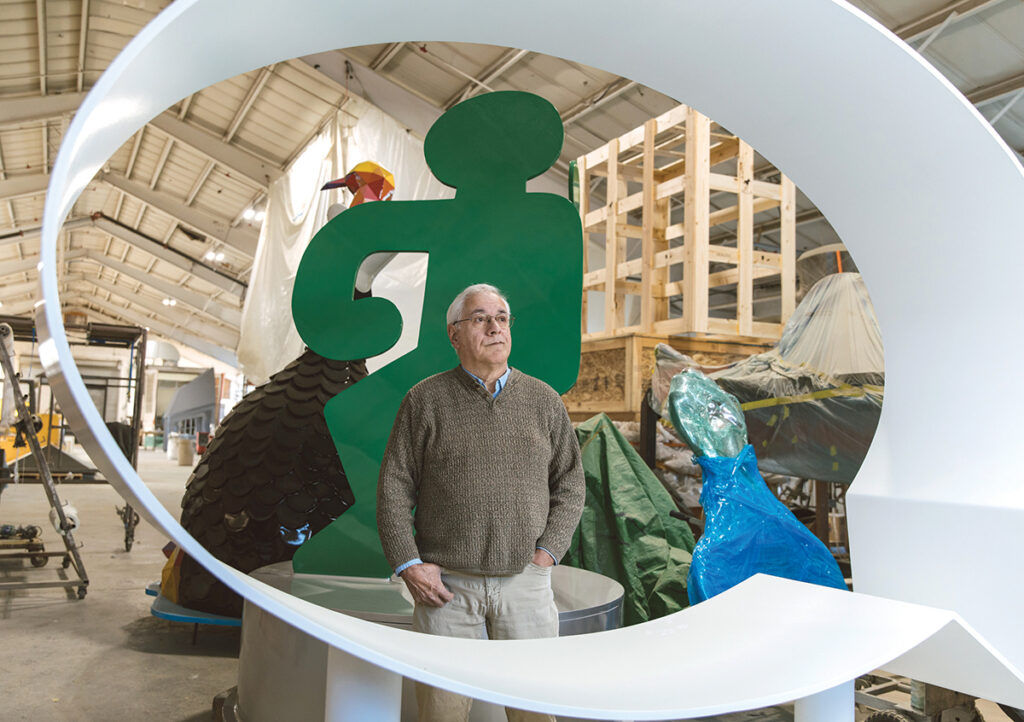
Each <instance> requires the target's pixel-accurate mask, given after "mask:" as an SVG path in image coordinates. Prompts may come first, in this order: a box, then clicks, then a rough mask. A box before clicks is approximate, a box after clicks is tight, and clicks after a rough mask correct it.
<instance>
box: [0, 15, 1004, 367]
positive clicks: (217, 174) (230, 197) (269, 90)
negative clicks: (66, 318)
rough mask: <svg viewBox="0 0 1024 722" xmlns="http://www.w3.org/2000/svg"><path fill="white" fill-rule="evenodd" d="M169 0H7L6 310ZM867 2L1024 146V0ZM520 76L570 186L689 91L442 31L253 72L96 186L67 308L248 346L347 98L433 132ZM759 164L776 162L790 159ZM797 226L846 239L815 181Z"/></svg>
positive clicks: (3, 108) (181, 110) (808, 236)
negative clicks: (56, 184)
mask: <svg viewBox="0 0 1024 722" xmlns="http://www.w3.org/2000/svg"><path fill="white" fill-rule="evenodd" d="M168 4H169V3H167V2H161V1H157V0H131V2H130V3H122V2H106V1H104V0H16V1H13V2H12V1H10V0H3V2H0V288H2V291H0V301H2V303H3V306H2V308H0V313H4V314H15V315H17V314H27V313H29V312H30V310H31V308H32V304H33V302H34V300H35V298H36V283H37V271H36V268H35V267H36V263H37V260H38V257H39V225H40V222H41V218H42V214H43V202H44V196H45V192H46V186H47V183H48V180H49V178H48V173H49V172H50V169H51V168H52V166H53V163H54V160H55V158H56V155H57V151H58V149H59V148H60V144H61V139H62V137H63V134H64V131H65V130H66V128H67V127H68V123H69V122H70V120H71V118H72V116H73V114H74V112H75V109H76V108H77V107H78V105H79V104H80V103H81V101H82V99H83V98H84V94H85V93H86V92H88V90H89V89H90V88H91V87H92V86H93V85H94V84H95V83H96V82H97V80H98V79H99V77H100V75H101V74H102V72H103V71H104V70H105V69H106V68H107V66H108V65H109V64H110V63H111V61H112V60H113V59H114V57H115V56H116V55H117V53H118V52H119V51H120V50H121V49H122V48H123V47H124V46H125V45H126V44H127V43H128V41H129V40H130V39H131V38H132V37H133V36H134V35H136V34H137V33H138V32H139V31H140V30H141V29H142V27H143V26H144V25H145V24H146V23H147V22H149V21H150V20H151V19H152V18H153V17H154V16H155V15H156V14H157V13H159V11H160V10H161V9H163V8H164V7H165V6H166V5H168ZM854 4H855V5H857V6H859V7H860V8H861V9H863V10H865V11H866V12H867V13H868V14H870V15H872V16H873V17H874V18H875V19H877V20H878V21H879V22H881V23H882V24H883V25H885V26H886V27H888V28H890V29H891V30H893V32H895V33H896V34H897V35H899V36H900V37H902V38H903V39H904V40H906V41H907V42H909V43H910V44H911V45H912V46H914V47H915V48H916V49H917V50H918V51H919V52H921V53H922V54H923V55H924V57H925V58H927V59H928V60H929V61H930V62H931V63H932V64H933V65H934V66H935V67H936V68H937V69H938V70H939V71H940V72H941V73H942V74H943V75H945V76H946V77H947V78H948V79H949V81H950V82H951V83H952V84H953V85H955V86H956V87H957V88H958V89H959V90H960V91H961V92H963V93H964V95H965V96H966V97H967V98H968V99H969V100H970V101H971V102H972V103H974V104H975V105H976V106H977V108H978V110H979V112H981V113H982V114H983V115H984V116H985V117H986V118H987V119H988V120H989V121H990V122H991V123H992V124H993V126H994V127H995V129H996V131H997V132H998V133H999V134H1000V135H1002V137H1003V138H1004V139H1005V140H1006V141H1007V143H1008V144H1009V145H1010V147H1011V148H1014V149H1015V150H1017V151H1018V153H1020V152H1021V151H1022V150H1024V101H1022V96H1024V1H1022V0H958V1H957V2H949V1H948V0H937V1H936V0H857V2H855V3H854ZM880 82H884V79H880ZM507 89H516V90H528V91H532V92H535V93H538V94H540V95H542V96H544V97H545V98H547V99H548V100H549V101H551V102H552V103H553V104H554V106H555V107H556V108H557V109H558V110H559V112H560V113H561V116H562V120H563V122H564V125H565V132H566V141H565V147H564V150H563V153H562V156H561V158H560V160H559V161H558V163H557V164H556V166H555V167H554V168H553V169H552V170H551V171H549V173H548V177H547V180H548V186H547V187H549V188H555V189H557V188H563V187H565V181H566V173H567V168H568V162H569V161H570V160H572V159H574V158H576V157H577V156H580V155H582V154H584V153H586V152H588V151H590V150H593V149H594V148H596V147H597V146H599V145H601V144H603V143H605V142H607V141H608V140H610V139H611V138H613V137H617V136H618V135H620V134H622V133H624V132H625V131H627V130H630V129H632V128H635V127H637V126H639V125H641V124H642V123H643V122H644V121H645V120H646V119H647V118H649V117H651V116H653V115H657V114H659V113H662V112H664V111H665V110H667V109H668V108H670V107H672V106H673V105H676V104H677V103H678V102H686V99H685V98H678V99H672V98H668V97H666V96H665V95H662V94H661V93H658V92H657V91H654V90H652V89H650V88H646V87H644V86H641V85H639V84H637V83H635V82H633V81H631V80H629V79H626V78H621V77H618V76H616V75H613V74H611V73H607V72H604V71H602V70H599V69H595V68H590V67H584V66H580V65H578V64H576V63H573V62H570V61H566V60H562V59H559V58H554V57H551V56H545V55H540V54H538V53H533V52H529V51H526V50H520V49H516V48H499V47H493V46H486V45H474V44H456V43H437V42H431V41H430V40H429V39H426V40H416V41H409V42H403V43H393V44H389V45H371V46H364V47H357V48H347V49H342V50H337V51H332V52H329V53H322V54H319V55H316V56H310V57H307V58H296V59H292V60H288V61H285V62H280V63H277V64H275V65H271V66H267V67H265V68H260V69H257V70H254V71H252V72H249V73H246V74H244V75H241V76H238V77H235V78H231V79H229V80H225V81H223V82H221V83H218V84H216V85H213V86H211V87H209V88H206V89H204V90H202V91H200V92H197V93H195V94H193V95H191V96H189V97H187V98H184V99H182V100H181V101H180V102H179V103H177V104H176V105H175V106H173V107H171V108H169V109H167V111H166V112H165V113H163V114H162V115H160V116H158V117H157V118H154V119H153V120H152V121H151V122H150V123H149V124H148V125H147V126H146V127H145V128H143V129H142V130H140V131H139V132H138V133H136V134H135V136H134V137H133V138H132V139H131V140H130V141H128V142H127V143H125V145H124V146H122V147H121V148H120V149H119V150H118V151H117V153H115V154H114V156H113V157H111V158H110V160H109V162H108V163H107V165H106V166H105V167H104V168H103V170H102V171H101V172H100V173H99V174H98V175H97V177H96V178H95V179H94V180H93V182H92V183H90V184H89V186H88V187H87V189H86V190H85V192H83V193H82V195H81V197H80V198H79V200H78V202H77V203H76V204H75V206H74V209H73V211H72V213H71V215H70V217H69V219H68V221H67V223H66V225H65V228H64V231H63V234H62V239H61V250H60V253H61V257H62V268H61V269H60V279H61V288H62V300H63V303H64V306H65V310H74V311H80V312H84V313H85V314H86V315H87V317H88V318H89V320H94V321H112V322H119V323H129V324H136V325H141V326H147V327H149V328H150V329H151V333H152V334H155V335H158V336H163V337H166V338H168V339H171V340H175V341H177V342H179V343H183V344H185V345H187V346H191V347H193V348H195V349H197V350H199V351H202V352H204V353H207V354H208V355H211V356H213V357H215V358H221V359H222V360H226V361H229V362H230V361H232V360H233V352H234V349H235V348H236V346H237V343H238V333H239V322H240V314H241V306H242V301H243V299H244V296H245V293H246V289H247V280H248V277H249V273H250V271H251V269H252V264H253V258H254V255H255V250H256V245H257V240H258V237H259V230H260V221H261V218H262V216H261V210H262V208H263V204H264V203H265V200H266V191H267V188H268V186H269V184H270V183H271V182H273V181H274V180H275V179H276V178H277V177H278V176H279V175H280V174H281V173H283V172H284V171H285V170H286V169H287V168H288V166H289V164H290V163H291V161H292V160H294V159H295V158H296V157H297V155H298V154H299V153H300V152H301V151H302V149H303V148H304V147H305V146H306V144H307V143H308V142H309V141H310V140H311V139H312V138H313V137H314V136H315V135H316V133H317V132H318V131H319V129H320V128H321V127H323V124H324V123H325V122H326V120H327V119H328V118H329V117H330V116H331V115H332V114H333V113H335V112H336V110H337V109H338V108H342V109H344V106H345V104H346V102H348V100H349V98H350V97H351V96H359V97H362V98H364V99H366V100H368V101H370V102H372V103H374V104H376V105H378V106H380V107H381V108H382V109H383V110H385V111H386V112H388V113H389V114H391V115H392V116H393V117H395V118H396V119H397V120H399V122H401V123H403V124H404V125H406V126H407V127H408V128H409V129H410V130H411V131H412V132H413V133H416V134H417V135H420V136H422V135H423V134H424V133H425V131H426V129H427V128H428V127H429V125H430V123H431V122H432V121H433V120H434V119H435V118H436V117H437V116H438V115H439V114H440V113H441V112H443V111H444V110H445V109H447V108H449V107H451V106H452V105H454V104H455V103H457V102H459V101H460V100H463V99H465V98H468V97H471V96H472V95H474V94H476V93H479V92H486V91H488V90H507ZM913 130H914V129H913V128H901V127H898V126H893V128H892V132H894V133H912V132H913ZM936 153H937V154H941V153H942V149H941V148H937V149H936ZM757 162H758V172H759V173H761V174H762V175H764V176H766V177H770V176H771V175H772V174H774V173H777V172H778V171H777V170H776V169H774V168H773V167H772V166H771V164H770V163H769V162H768V161H767V160H765V159H763V158H760V157H758V161H757ZM399 182H401V179H399ZM598 190H599V189H598ZM723 202H724V201H723ZM759 220H760V221H761V222H760V223H759V225H758V228H757V229H756V231H758V243H759V245H760V246H761V247H763V248H766V249H771V248H772V247H773V244H775V243H776V242H777V241H776V239H775V237H774V234H775V232H776V230H777V223H773V222H772V219H771V217H770V216H766V220H762V219H761V217H759ZM797 223H798V249H799V250H800V251H806V250H808V249H812V248H815V247H819V246H821V245H824V244H828V243H834V242H837V241H838V240H839V239H838V238H837V237H836V235H835V233H834V231H832V229H831V228H830V226H829V225H828V223H827V221H826V220H825V219H823V218H822V217H821V214H820V213H819V212H818V211H817V210H816V209H815V208H814V206H813V205H812V204H811V203H810V202H809V201H808V200H807V199H806V198H804V197H802V196H801V198H800V200H799V204H798V208H797Z"/></svg>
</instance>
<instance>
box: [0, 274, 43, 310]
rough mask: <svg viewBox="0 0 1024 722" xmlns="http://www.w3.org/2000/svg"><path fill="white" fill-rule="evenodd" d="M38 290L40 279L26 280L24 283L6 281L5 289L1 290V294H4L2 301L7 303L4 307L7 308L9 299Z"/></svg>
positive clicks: (0, 298)
mask: <svg viewBox="0 0 1024 722" xmlns="http://www.w3.org/2000/svg"><path fill="white" fill-rule="evenodd" d="M38 290H39V279H35V280H32V281H25V282H24V283H5V284H4V286H3V290H2V291H0V294H3V295H2V297H0V301H3V302H4V304H5V305H4V308H7V306H6V303H7V299H9V298H14V297H15V296H20V295H21V294H23V293H35V292H37V291H38Z"/></svg>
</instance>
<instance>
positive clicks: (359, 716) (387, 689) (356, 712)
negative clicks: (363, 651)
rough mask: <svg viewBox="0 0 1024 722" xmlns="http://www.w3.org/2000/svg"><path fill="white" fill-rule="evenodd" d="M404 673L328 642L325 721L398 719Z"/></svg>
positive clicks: (383, 721)
mask: <svg viewBox="0 0 1024 722" xmlns="http://www.w3.org/2000/svg"><path fill="white" fill-rule="evenodd" d="M401 714H402V677H401V675H398V674H395V673H394V672H392V671H390V670H387V669H384V668H383V667H378V666H377V665H375V664H370V663H369V662H366V661H364V660H362V659H359V658H358V657H353V656H352V655H351V654H348V653H347V652H342V651H341V650H340V649H335V648H334V647H331V646H328V648H327V682H326V685H325V700H324V721H325V722H361V721H362V720H374V722H399V719H400V718H401Z"/></svg>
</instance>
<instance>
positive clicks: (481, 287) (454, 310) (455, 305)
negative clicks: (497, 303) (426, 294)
mask: <svg viewBox="0 0 1024 722" xmlns="http://www.w3.org/2000/svg"><path fill="white" fill-rule="evenodd" d="M477 293H493V294H494V295H495V296H497V297H498V298H500V299H501V301H502V303H504V304H505V310H506V311H508V312H509V313H512V309H511V307H509V305H508V299H507V298H505V294H504V293H502V292H501V291H499V290H498V289H497V288H495V287H494V286H492V285H491V284H489V283H474V284H473V285H472V286H467V287H466V288H464V289H463V290H462V292H461V293H460V294H459V295H458V296H456V297H455V300H454V301H452V305H451V306H449V307H448V313H447V315H446V317H445V318H446V320H447V322H448V325H449V326H451V325H452V324H453V323H455V322H456V321H458V320H459V319H460V318H461V317H462V312H463V311H464V310H465V306H466V299H467V298H469V297H470V296H472V295H474V294H477Z"/></svg>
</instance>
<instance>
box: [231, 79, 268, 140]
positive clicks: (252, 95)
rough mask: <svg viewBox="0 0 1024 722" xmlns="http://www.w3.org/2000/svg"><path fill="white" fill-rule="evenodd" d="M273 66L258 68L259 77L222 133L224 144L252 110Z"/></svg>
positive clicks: (233, 135)
mask: <svg viewBox="0 0 1024 722" xmlns="http://www.w3.org/2000/svg"><path fill="white" fill-rule="evenodd" d="M274 65H276V63H275V64H274ZM274 65H268V66H266V67H264V68H260V72H259V75H257V76H256V80H255V81H253V84H252V85H251V86H249V92H247V93H246V94H245V98H244V99H243V100H242V104H241V105H240V106H238V110H236V111H235V117H234V118H232V119H231V123H230V124H229V125H228V129H227V130H226V131H225V132H224V142H225V143H230V142H231V139H232V138H234V137H235V133H237V132H238V129H239V127H241V125H242V121H244V120H245V116H247V115H248V114H249V111H250V110H252V106H253V103H255V102H256V98H257V97H259V94H260V92H261V91H262V90H263V88H264V86H265V85H266V84H267V81H268V80H270V76H271V75H273V73H274Z"/></svg>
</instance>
